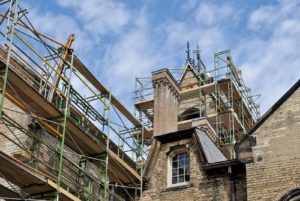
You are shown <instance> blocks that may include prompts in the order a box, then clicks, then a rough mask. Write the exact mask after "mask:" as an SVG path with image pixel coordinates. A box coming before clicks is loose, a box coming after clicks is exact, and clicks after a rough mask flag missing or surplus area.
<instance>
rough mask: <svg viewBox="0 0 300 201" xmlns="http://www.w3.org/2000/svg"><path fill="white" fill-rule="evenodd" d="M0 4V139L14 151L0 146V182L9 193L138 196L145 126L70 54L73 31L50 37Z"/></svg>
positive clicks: (23, 13)
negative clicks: (62, 39)
mask: <svg viewBox="0 0 300 201" xmlns="http://www.w3.org/2000/svg"><path fill="white" fill-rule="evenodd" d="M0 5H1V9H2V10H3V9H4V8H7V10H6V12H5V13H4V14H0V16H1V20H0V31H1V32H0V35H1V37H2V41H3V46H1V47H0V74H1V75H0V76H1V77H0V86H1V93H2V95H1V99H0V137H1V140H4V141H6V142H9V143H11V144H12V145H13V146H14V147H15V149H16V150H18V154H19V155H22V159H19V158H17V157H15V155H10V153H9V152H7V153H6V149H5V148H2V149H1V150H0V157H1V159H0V161H1V167H0V173H1V174H0V178H2V180H1V181H4V180H5V182H6V183H7V184H8V185H6V186H5V185H2V183H1V182H0V186H1V188H7V189H6V190H7V191H10V192H12V194H14V195H16V196H17V197H13V198H15V199H18V198H20V199H29V198H32V199H41V198H43V199H44V198H46V199H54V198H55V199H56V200H141V193H142V188H143V179H142V174H143V161H144V160H145V158H146V156H147V149H146V148H147V147H146V145H145V144H144V134H147V133H148V132H149V131H148V130H147V128H146V127H145V126H144V124H142V123H141V122H140V121H138V120H137V119H136V118H135V117H134V116H133V115H132V114H131V113H130V112H128V110H127V109H126V108H125V107H124V106H123V105H122V104H121V103H120V102H119V101H118V100H117V99H116V98H115V97H114V96H113V95H112V94H111V92H110V91H109V90H107V89H106V88H105V87H104V86H103V85H102V84H101V83H100V82H99V81H98V80H97V79H96V78H95V77H94V76H93V75H92V74H91V73H90V72H89V71H88V69H87V68H86V67H85V65H84V64H83V63H82V62H81V61H80V60H79V59H78V57H76V55H75V50H74V49H73V48H72V44H73V41H74V40H75V36H74V35H70V36H69V38H68V39H67V41H66V43H61V42H58V41H56V40H55V39H53V38H51V37H49V36H46V35H45V34H43V33H40V32H38V31H37V30H36V29H35V28H34V26H33V25H32V23H31V22H30V20H29V19H28V17H27V14H28V10H27V9H22V8H21V6H20V3H19V0H0ZM5 20H6V21H7V26H4V22H5ZM25 120H26V121H28V124H24V121H25ZM16 133H17V134H16ZM24 139H26V142H27V141H30V146H29V145H28V143H24ZM10 169H13V171H10ZM22 172H23V173H24V174H23V173H22ZM16 175H18V176H20V177H21V178H18V179H16V178H15V177H16ZM14 186H17V187H18V188H13V187H14ZM25 186H34V188H25ZM23 187H24V188H23ZM0 199H1V197H0Z"/></svg>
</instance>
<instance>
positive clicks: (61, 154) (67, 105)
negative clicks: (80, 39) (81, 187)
mask: <svg viewBox="0 0 300 201" xmlns="http://www.w3.org/2000/svg"><path fill="white" fill-rule="evenodd" d="M67 51H68V50H67ZM73 60H74V53H73V52H72V55H71V64H70V74H69V80H68V89H67V93H66V106H65V110H64V121H63V131H62V139H61V145H60V159H59V170H58V176H57V196H56V200H57V201H59V197H60V184H61V177H62V166H63V154H64V145H65V138H66V131H67V120H68V116H69V109H70V101H71V98H72V97H71V93H70V92H71V76H72V71H73Z"/></svg>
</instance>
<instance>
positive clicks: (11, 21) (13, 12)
mask: <svg viewBox="0 0 300 201" xmlns="http://www.w3.org/2000/svg"><path fill="white" fill-rule="evenodd" d="M18 19H19V0H11V1H10V7H9V11H8V20H7V29H8V30H7V33H6V35H5V41H4V45H5V46H6V47H7V48H8V51H7V60H6V66H5V73H4V78H3V79H4V81H3V87H2V95H1V100H0V101H1V102H0V119H2V114H3V106H4V96H5V90H6V85H7V78H8V69H9V63H10V58H11V53H12V44H13V43H12V41H13V36H14V32H15V25H16V24H17V21H18Z"/></svg>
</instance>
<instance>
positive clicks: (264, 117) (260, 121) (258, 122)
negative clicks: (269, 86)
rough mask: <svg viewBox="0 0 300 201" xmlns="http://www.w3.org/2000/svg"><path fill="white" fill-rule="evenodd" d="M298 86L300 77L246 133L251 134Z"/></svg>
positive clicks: (299, 85)
mask: <svg viewBox="0 0 300 201" xmlns="http://www.w3.org/2000/svg"><path fill="white" fill-rule="evenodd" d="M299 87H300V79H299V80H298V81H297V82H296V83H295V84H294V85H293V86H292V87H291V88H290V89H289V90H288V91H287V92H286V93H285V94H284V95H283V96H282V97H281V98H280V99H279V100H278V101H277V102H276V103H275V104H274V105H273V106H272V107H271V108H270V109H269V110H268V111H267V112H266V113H265V114H264V115H263V116H262V117H261V118H260V119H259V121H257V122H256V124H255V125H254V126H253V127H252V128H251V130H250V131H249V132H248V135H252V134H253V133H254V132H255V131H256V129H258V128H259V127H260V126H261V125H262V124H263V123H264V122H265V121H266V120H267V119H268V118H269V117H270V116H271V115H272V114H273V113H274V112H275V111H276V110H277V109H278V108H279V107H280V106H281V105H282V104H283V103H284V102H285V101H286V100H287V99H288V98H289V97H290V96H291V95H292V94H293V93H294V92H295V91H296V90H297V89H298V88H299ZM242 140H243V139H242Z"/></svg>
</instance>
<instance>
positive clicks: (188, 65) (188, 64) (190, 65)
mask: <svg viewBox="0 0 300 201" xmlns="http://www.w3.org/2000/svg"><path fill="white" fill-rule="evenodd" d="M188 69H191V70H188ZM188 72H192V73H193V74H194V75H195V77H196V78H197V79H199V76H198V73H197V72H196V71H195V68H194V67H193V66H192V64H190V62H187V63H186V65H185V68H184V72H183V73H182V75H181V77H180V80H179V85H181V83H182V81H183V80H184V79H183V78H184V76H185V75H186V74H187V73H188Z"/></svg>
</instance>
